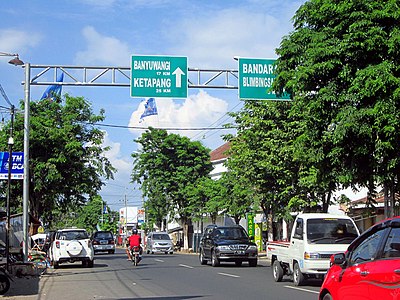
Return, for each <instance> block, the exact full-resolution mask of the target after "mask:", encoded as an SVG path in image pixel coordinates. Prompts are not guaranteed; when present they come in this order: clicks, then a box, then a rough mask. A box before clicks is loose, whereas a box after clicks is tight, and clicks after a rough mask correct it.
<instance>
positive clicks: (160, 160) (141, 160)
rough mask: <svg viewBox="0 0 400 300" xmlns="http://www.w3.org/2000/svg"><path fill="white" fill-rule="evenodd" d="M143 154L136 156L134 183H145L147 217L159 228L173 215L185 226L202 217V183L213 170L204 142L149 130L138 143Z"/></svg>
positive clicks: (158, 130)
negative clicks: (193, 218)
mask: <svg viewBox="0 0 400 300" xmlns="http://www.w3.org/2000/svg"><path fill="white" fill-rule="evenodd" d="M136 142H138V143H139V144H140V145H141V146H142V149H141V153H133V154H132V157H133V158H134V166H133V172H132V180H133V181H136V182H138V183H141V188H142V191H143V194H144V195H145V196H146V197H147V201H146V203H145V207H146V215H147V216H148V217H149V220H154V222H155V223H156V224H157V225H159V224H161V222H162V220H163V219H164V218H165V217H166V216H167V215H168V214H170V215H171V216H172V217H175V216H177V217H178V219H180V221H181V222H182V224H187V222H190V220H191V218H192V216H195V215H198V207H199V205H201V200H200V199H201V197H199V196H198V194H197V192H196V191H197V187H196V185H197V182H198V180H200V179H202V178H204V177H206V176H208V174H209V173H210V171H211V169H212V167H211V162H210V157H209V150H208V149H206V148H205V147H204V146H203V145H202V144H201V143H200V142H193V141H190V140H189V139H188V138H187V137H182V136H179V135H177V134H168V133H167V131H166V130H162V129H154V128H149V130H148V131H146V132H145V133H143V135H142V136H141V137H140V138H139V139H137V140H136Z"/></svg>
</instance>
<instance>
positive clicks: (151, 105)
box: [140, 98, 158, 122]
mask: <svg viewBox="0 0 400 300" xmlns="http://www.w3.org/2000/svg"><path fill="white" fill-rule="evenodd" d="M152 115H158V112H157V105H156V99H154V98H149V99H147V101H146V103H145V104H144V112H143V114H142V115H141V116H140V122H142V121H143V118H145V117H148V116H152Z"/></svg>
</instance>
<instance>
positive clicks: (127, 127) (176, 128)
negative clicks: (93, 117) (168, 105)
mask: <svg viewBox="0 0 400 300" xmlns="http://www.w3.org/2000/svg"><path fill="white" fill-rule="evenodd" d="M89 124H92V125H96V126H102V127H113V128H124V129H139V130H148V129H149V127H145V126H125V125H114V124H104V123H89ZM153 128H155V129H164V130H173V131H193V130H228V129H231V128H225V127H192V128H189V127H186V128H182V127H175V128H174V127H169V128H168V127H156V126H154V127H153Z"/></svg>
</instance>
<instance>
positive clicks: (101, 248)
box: [90, 231, 115, 254]
mask: <svg viewBox="0 0 400 300" xmlns="http://www.w3.org/2000/svg"><path fill="white" fill-rule="evenodd" d="M90 240H91V241H92V245H93V250H94V254H96V253H97V252H108V253H110V254H113V253H115V240H114V235H113V234H112V232H111V231H96V232H95V233H93V234H92V236H91V237H90Z"/></svg>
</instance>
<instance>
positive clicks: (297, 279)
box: [293, 262, 305, 286]
mask: <svg viewBox="0 0 400 300" xmlns="http://www.w3.org/2000/svg"><path fill="white" fill-rule="evenodd" d="M304 281H305V278H304V275H303V273H301V271H300V267H299V264H298V263H297V262H296V263H294V266H293V282H294V285H296V286H300V285H303V283H304Z"/></svg>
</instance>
